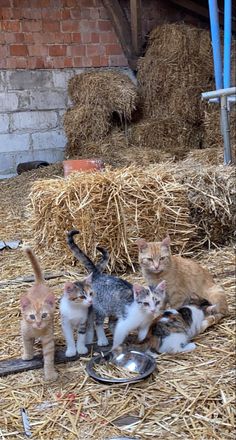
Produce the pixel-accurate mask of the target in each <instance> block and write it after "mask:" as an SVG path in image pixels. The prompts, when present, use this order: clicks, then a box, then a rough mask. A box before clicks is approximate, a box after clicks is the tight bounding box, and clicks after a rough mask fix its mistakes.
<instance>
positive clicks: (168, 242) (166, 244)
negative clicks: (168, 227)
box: [161, 235, 170, 247]
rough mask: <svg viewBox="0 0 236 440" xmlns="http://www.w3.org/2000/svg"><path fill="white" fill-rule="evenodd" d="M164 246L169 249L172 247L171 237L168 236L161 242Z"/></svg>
mask: <svg viewBox="0 0 236 440" xmlns="http://www.w3.org/2000/svg"><path fill="white" fill-rule="evenodd" d="M161 244H162V246H165V247H169V246H170V237H169V235H167V236H166V237H165V238H164V239H163V240H162V242H161Z"/></svg>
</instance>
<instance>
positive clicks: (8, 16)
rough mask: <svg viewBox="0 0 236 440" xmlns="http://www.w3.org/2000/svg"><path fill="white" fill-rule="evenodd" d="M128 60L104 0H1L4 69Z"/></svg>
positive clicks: (122, 63)
mask: <svg viewBox="0 0 236 440" xmlns="http://www.w3.org/2000/svg"><path fill="white" fill-rule="evenodd" d="M126 65H127V60H126V58H125V56H124V54H123V51H122V48H121V45H120V43H119V41H118V39H117V37H116V34H115V32H114V29H113V27H112V24H111V22H110V20H109V19H108V17H107V14H106V10H105V8H104V6H103V3H102V1H101V0H0V68H2V69H62V68H72V67H102V66H109V67H112V66H126Z"/></svg>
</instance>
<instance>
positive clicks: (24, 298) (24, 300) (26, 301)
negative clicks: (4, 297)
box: [20, 295, 30, 310]
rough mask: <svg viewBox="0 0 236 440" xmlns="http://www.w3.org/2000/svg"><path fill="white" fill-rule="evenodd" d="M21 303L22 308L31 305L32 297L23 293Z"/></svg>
mask: <svg viewBox="0 0 236 440" xmlns="http://www.w3.org/2000/svg"><path fill="white" fill-rule="evenodd" d="M20 305H21V309H22V310H25V309H27V307H28V306H29V305H30V299H29V298H28V296H27V295H23V296H22V297H21V299H20Z"/></svg>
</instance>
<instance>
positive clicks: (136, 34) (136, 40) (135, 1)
mask: <svg viewBox="0 0 236 440" xmlns="http://www.w3.org/2000/svg"><path fill="white" fill-rule="evenodd" d="M130 16H131V36H132V45H133V48H134V51H135V54H136V55H137V56H139V55H140V51H141V47H142V19H141V0H130Z"/></svg>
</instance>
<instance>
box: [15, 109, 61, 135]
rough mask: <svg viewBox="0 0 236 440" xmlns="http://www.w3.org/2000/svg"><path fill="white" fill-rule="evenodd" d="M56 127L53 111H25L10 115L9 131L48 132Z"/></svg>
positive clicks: (55, 116) (55, 117) (55, 115)
mask: <svg viewBox="0 0 236 440" xmlns="http://www.w3.org/2000/svg"><path fill="white" fill-rule="evenodd" d="M56 126H57V114H56V112H55V111H30V112H29V111H26V112H17V113H13V114H12V121H11V130H12V131H13V132H14V131H25V132H27V131H29V130H30V131H32V130H33V131H38V130H49V129H52V128H55V127H56Z"/></svg>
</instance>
